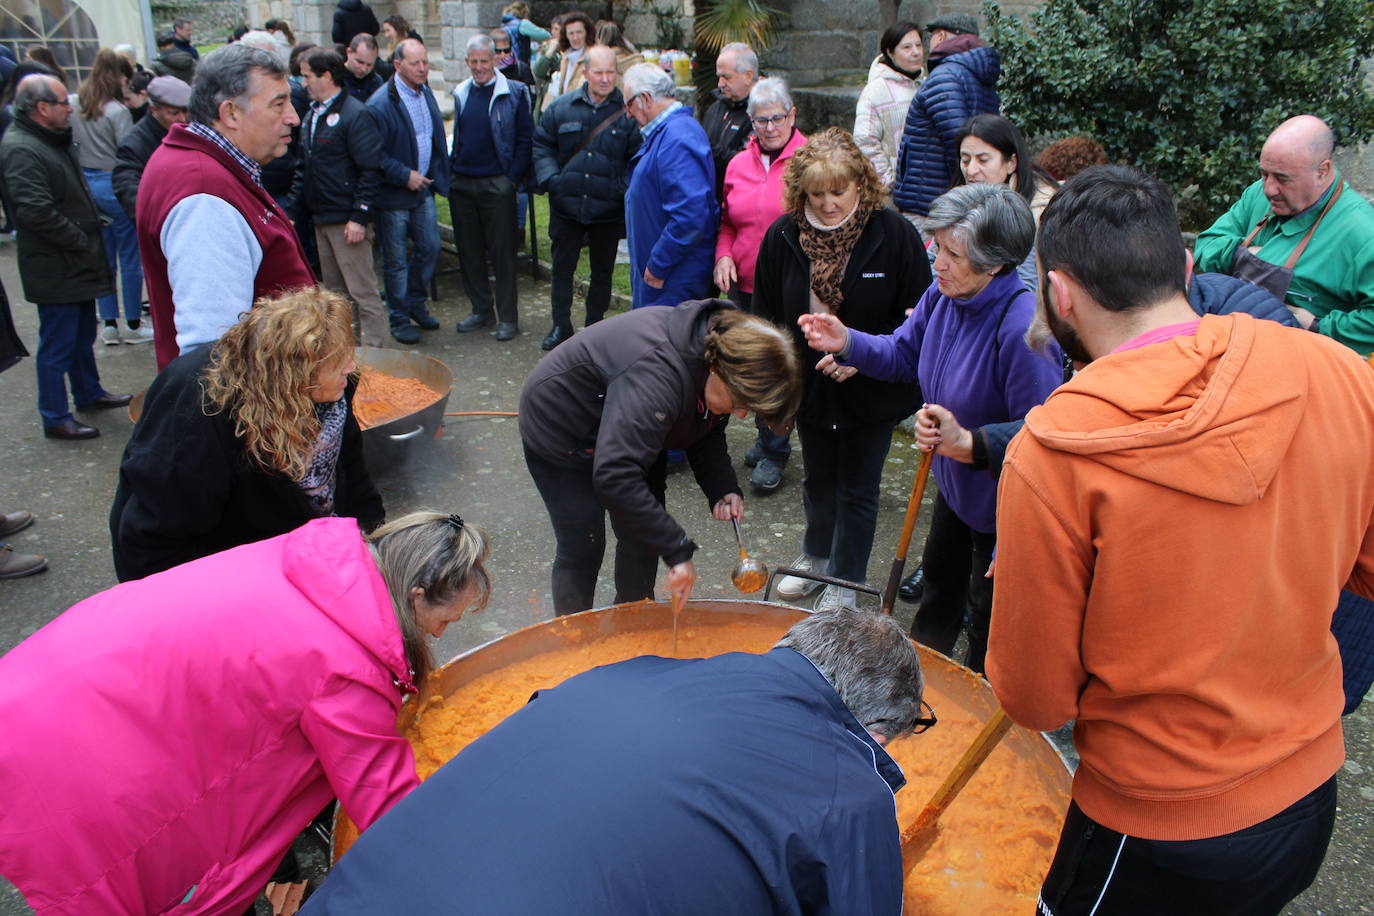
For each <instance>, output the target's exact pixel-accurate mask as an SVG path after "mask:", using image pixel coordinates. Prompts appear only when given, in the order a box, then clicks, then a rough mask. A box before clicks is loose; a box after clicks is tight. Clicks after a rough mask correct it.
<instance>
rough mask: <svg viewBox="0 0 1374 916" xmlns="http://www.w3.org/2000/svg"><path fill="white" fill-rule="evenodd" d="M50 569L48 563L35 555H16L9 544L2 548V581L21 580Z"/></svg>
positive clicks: (0, 559) (0, 572) (0, 548)
mask: <svg viewBox="0 0 1374 916" xmlns="http://www.w3.org/2000/svg"><path fill="white" fill-rule="evenodd" d="M47 568H48V561H47V560H46V559H44V558H43V557H40V556H38V555H37V554H33V553H15V552H14V548H13V547H11V546H10V545H9V544H5V545H4V546H0V579H19V578H22V577H23V576H31V575H33V574H34V573H39V572H42V571H43V570H45V569H47Z"/></svg>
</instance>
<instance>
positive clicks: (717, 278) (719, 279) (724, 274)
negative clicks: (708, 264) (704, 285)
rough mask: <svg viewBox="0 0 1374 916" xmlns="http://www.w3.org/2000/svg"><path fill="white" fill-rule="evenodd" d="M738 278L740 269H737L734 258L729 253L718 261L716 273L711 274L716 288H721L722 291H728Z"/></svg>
mask: <svg viewBox="0 0 1374 916" xmlns="http://www.w3.org/2000/svg"><path fill="white" fill-rule="evenodd" d="M738 279H739V271H737V270H736V269H735V259H734V258H732V257H730V256H729V255H728V254H727V255H726V256H725V257H723V258H721V259H720V260H719V261H717V262H716V270H715V273H714V274H712V276H711V280H712V282H714V283H715V284H716V289H718V290H720V291H721V292H722V293H728V292H729V291H730V287H731V286H734V285H735V281H736V280H738Z"/></svg>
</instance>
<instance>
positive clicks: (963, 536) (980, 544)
mask: <svg viewBox="0 0 1374 916" xmlns="http://www.w3.org/2000/svg"><path fill="white" fill-rule="evenodd" d="M996 546H997V535H996V534H984V533H983V532H981V531H974V530H973V529H972V528H970V527H969V526H968V525H965V524H964V523H963V521H962V520H961V519H960V518H959V516H958V515H956V514H955V513H954V510H953V509H951V508H950V505H949V503H947V502H946V501H945V496H944V494H943V493H941V494H939V495H937V496H936V497H935V509H934V511H932V512H931V516H930V535H929V536H928V537H927V538H926V547H925V550H924V551H923V552H922V553H921V568H922V569H924V570H925V581H926V584H925V591H924V592H922V594H921V609H920V610H919V611H917V612H916V619H915V620H913V621H912V622H911V635H912V637H913V638H914V639H915V640H916V641H917V642H919V643H921V644H922V645H926V646H929V647H930V648H932V649H934V650H935V651H936V652H940V653H943V654H945V655H949V654H950V653H951V652H953V651H954V643H955V641H956V640H957V639H958V638H959V631H960V630H961V629H963V628H964V620H965V614H967V619H968V645H969V649H968V658H967V659H966V660H965V661H964V664H965V665H967V666H968V667H969V668H971V669H973V670H974V671H977V672H978V673H979V674H981V673H982V672H983V664H984V660H985V659H986V657H987V654H988V622H989V621H990V620H991V619H992V580H991V579H988V578H985V577H984V575H983V574H984V573H986V572H987V571H988V565H989V564H990V563H991V562H992V552H993V548H995V547H996Z"/></svg>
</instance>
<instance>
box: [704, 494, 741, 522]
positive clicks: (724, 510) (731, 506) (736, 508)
mask: <svg viewBox="0 0 1374 916" xmlns="http://www.w3.org/2000/svg"><path fill="white" fill-rule="evenodd" d="M711 517H712V518H714V519H715V520H716V521H718V522H728V521H730V519H732V518H744V497H743V496H740V495H739V494H738V493H726V494H725V495H724V496H722V497H721V498H720V502H718V503H716V504H715V505H714V506H712V507H711Z"/></svg>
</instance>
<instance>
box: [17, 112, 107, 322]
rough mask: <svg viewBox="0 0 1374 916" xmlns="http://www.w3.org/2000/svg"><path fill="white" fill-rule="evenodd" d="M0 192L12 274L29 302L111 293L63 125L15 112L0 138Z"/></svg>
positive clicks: (93, 215) (97, 221)
mask: <svg viewBox="0 0 1374 916" xmlns="http://www.w3.org/2000/svg"><path fill="white" fill-rule="evenodd" d="M0 194H3V195H4V200H5V211H6V212H7V213H8V214H9V216H10V221H11V222H12V223H13V224H14V228H15V229H17V230H18V233H17V235H18V239H19V242H18V244H19V279H20V281H21V282H22V283H23V285H24V298H25V299H28V300H29V301H30V302H32V303H34V304H35V305H60V304H64V303H71V302H84V301H85V300H87V299H97V298H99V297H101V296H104V295H106V294H108V293H109V292H111V290H112V289H113V286H112V285H111V278H110V268H109V265H108V264H106V262H105V244H104V242H103V241H102V239H101V234H100V230H101V227H102V226H103V222H104V221H103V220H102V219H101V216H100V210H99V209H97V207H96V205H95V200H94V198H92V197H91V191H90V188H88V187H87V186H86V179H85V178H84V177H83V176H82V174H81V166H80V164H79V163H78V162H77V159H76V150H75V147H74V146H73V144H72V132H71V131H70V130H64V131H56V130H49V129H48V128H46V127H40V126H39V125H37V124H35V123H34V122H33V121H32V120H30V119H29V118H28V117H26V116H24V115H18V116H17V117H15V119H14V123H13V124H12V125H11V126H10V129H9V130H7V131H5V138H4V139H3V140H0Z"/></svg>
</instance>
